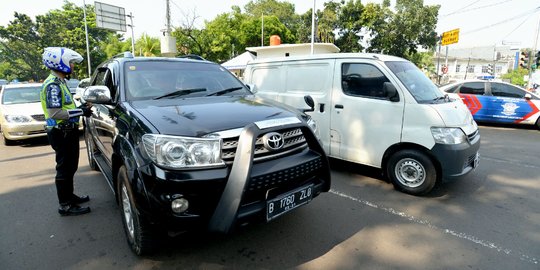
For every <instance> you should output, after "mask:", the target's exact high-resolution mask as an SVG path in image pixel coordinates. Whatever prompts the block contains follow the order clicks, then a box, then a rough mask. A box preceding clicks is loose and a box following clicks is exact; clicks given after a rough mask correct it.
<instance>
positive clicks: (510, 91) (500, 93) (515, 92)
mask: <svg viewBox="0 0 540 270" xmlns="http://www.w3.org/2000/svg"><path fill="white" fill-rule="evenodd" d="M491 93H492V94H493V95H494V96H497V97H513V98H523V97H525V91H524V90H522V89H519V88H518V87H515V86H511V85H507V84H503V83H491Z"/></svg>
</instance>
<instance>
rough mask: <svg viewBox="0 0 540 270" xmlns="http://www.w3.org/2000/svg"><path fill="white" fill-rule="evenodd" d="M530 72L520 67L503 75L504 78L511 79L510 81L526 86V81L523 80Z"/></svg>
mask: <svg viewBox="0 0 540 270" xmlns="http://www.w3.org/2000/svg"><path fill="white" fill-rule="evenodd" d="M528 74H529V71H528V70H527V69H524V68H518V69H514V70H512V71H511V72H508V73H506V74H504V75H502V78H503V79H507V80H510V83H512V84H515V85H519V86H524V85H526V81H525V80H523V77H524V76H525V75H528Z"/></svg>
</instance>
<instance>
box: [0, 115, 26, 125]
mask: <svg viewBox="0 0 540 270" xmlns="http://www.w3.org/2000/svg"><path fill="white" fill-rule="evenodd" d="M6 121H7V122H8V123H28V122H32V118H30V117H28V116H26V115H6Z"/></svg>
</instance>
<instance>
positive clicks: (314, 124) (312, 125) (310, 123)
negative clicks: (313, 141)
mask: <svg viewBox="0 0 540 270" xmlns="http://www.w3.org/2000/svg"><path fill="white" fill-rule="evenodd" d="M308 117H309V116H308ZM306 122H307V125H308V126H309V128H311V131H313V133H314V134H315V136H317V138H319V130H318V129H317V122H315V120H313V118H311V117H309V118H308V119H307V121H306Z"/></svg>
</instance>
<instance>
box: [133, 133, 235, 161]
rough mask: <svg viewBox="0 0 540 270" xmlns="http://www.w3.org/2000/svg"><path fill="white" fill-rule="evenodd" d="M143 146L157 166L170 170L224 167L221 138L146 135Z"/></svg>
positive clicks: (143, 138)
mask: <svg viewBox="0 0 540 270" xmlns="http://www.w3.org/2000/svg"><path fill="white" fill-rule="evenodd" d="M142 140H143V145H144V149H145V151H146V153H147V154H148V156H149V157H150V158H151V159H152V161H154V162H155V163H156V164H157V165H159V166H162V167H166V168H170V169H185V168H202V167H213V166H222V165H224V164H225V163H224V162H223V160H222V159H221V139H220V138H192V137H179V136H167V135H158V134H145V135H143V136H142Z"/></svg>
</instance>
